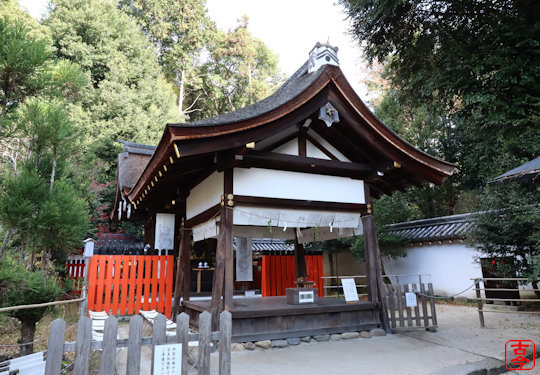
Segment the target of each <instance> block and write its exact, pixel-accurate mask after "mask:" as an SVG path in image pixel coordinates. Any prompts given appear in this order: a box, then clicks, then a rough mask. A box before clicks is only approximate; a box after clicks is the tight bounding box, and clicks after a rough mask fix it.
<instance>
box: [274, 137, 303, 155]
mask: <svg viewBox="0 0 540 375" xmlns="http://www.w3.org/2000/svg"><path fill="white" fill-rule="evenodd" d="M272 152H277V153H278V154H286V155H295V156H298V139H293V140H290V141H289V142H287V143H285V144H284V145H281V146H279V147H278V148H275V149H273V150H272Z"/></svg>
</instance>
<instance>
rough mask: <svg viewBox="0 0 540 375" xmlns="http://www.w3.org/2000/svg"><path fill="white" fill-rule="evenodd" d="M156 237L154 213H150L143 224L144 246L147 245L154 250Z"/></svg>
mask: <svg viewBox="0 0 540 375" xmlns="http://www.w3.org/2000/svg"><path fill="white" fill-rule="evenodd" d="M155 235H156V213H155V212H150V215H149V218H148V219H147V220H146V222H145V223H144V239H143V241H144V244H145V245H146V244H149V245H150V248H151V249H153V248H154V242H155Z"/></svg>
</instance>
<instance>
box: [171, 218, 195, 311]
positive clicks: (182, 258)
mask: <svg viewBox="0 0 540 375" xmlns="http://www.w3.org/2000/svg"><path fill="white" fill-rule="evenodd" d="M180 233H181V234H180V236H181V238H180V250H179V251H178V257H177V258H176V280H175V285H174V305H173V313H172V316H173V319H176V316H177V315H178V314H179V313H180V310H181V304H180V299H181V298H182V297H183V298H184V300H186V301H187V300H189V276H190V268H191V256H190V255H191V229H185V228H184V224H183V222H182V226H181V228H180Z"/></svg>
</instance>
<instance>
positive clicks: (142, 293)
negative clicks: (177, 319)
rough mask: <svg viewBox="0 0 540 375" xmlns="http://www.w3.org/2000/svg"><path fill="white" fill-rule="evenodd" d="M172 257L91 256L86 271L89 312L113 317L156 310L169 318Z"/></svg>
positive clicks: (171, 292) (171, 293) (171, 288)
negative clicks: (99, 312)
mask: <svg viewBox="0 0 540 375" xmlns="http://www.w3.org/2000/svg"><path fill="white" fill-rule="evenodd" d="M173 267H174V257H173V256H172V255H94V256H93V257H92V258H91V260H90V267H89V271H88V309H89V310H93V311H107V312H109V311H110V312H111V314H113V315H131V314H138V313H139V310H157V311H159V312H160V313H162V314H164V315H166V316H167V317H169V318H170V317H171V305H172V296H173Z"/></svg>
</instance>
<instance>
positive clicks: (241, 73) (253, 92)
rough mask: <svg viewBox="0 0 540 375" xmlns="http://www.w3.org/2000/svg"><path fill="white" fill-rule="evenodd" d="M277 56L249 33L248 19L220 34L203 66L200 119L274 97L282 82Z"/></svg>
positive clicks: (245, 18) (243, 19) (245, 17)
mask: <svg viewBox="0 0 540 375" xmlns="http://www.w3.org/2000/svg"><path fill="white" fill-rule="evenodd" d="M277 63H278V57H277V55H276V54H275V53H274V52H272V51H271V50H270V49H269V48H268V47H267V46H266V45H265V44H264V43H263V42H262V41H261V40H259V39H257V38H255V37H254V36H253V35H251V33H250V32H249V30H248V18H247V16H244V17H243V18H242V19H241V20H240V23H239V25H238V26H237V27H236V28H235V29H233V30H231V31H229V32H226V33H225V32H219V33H218V34H217V37H216V39H215V43H214V45H213V46H212V49H211V50H210V51H209V56H208V59H207V61H206V62H205V64H204V65H203V67H202V75H201V76H202V89H201V90H202V91H201V102H202V103H201V104H200V105H199V106H200V107H201V109H202V111H201V112H200V114H197V116H200V115H204V117H209V116H217V115H220V114H222V113H225V112H231V111H234V110H236V109H239V108H242V107H245V106H247V105H249V104H252V103H255V102H257V101H259V100H261V99H264V98H265V97H267V96H269V95H270V94H272V92H273V91H274V90H275V89H276V88H277V87H278V86H279V84H280V83H281V82H282V81H283V76H282V74H281V73H280V72H279V70H278V68H277Z"/></svg>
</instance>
